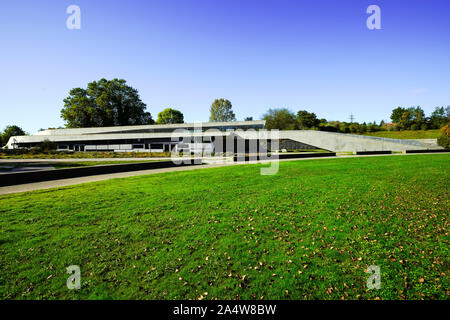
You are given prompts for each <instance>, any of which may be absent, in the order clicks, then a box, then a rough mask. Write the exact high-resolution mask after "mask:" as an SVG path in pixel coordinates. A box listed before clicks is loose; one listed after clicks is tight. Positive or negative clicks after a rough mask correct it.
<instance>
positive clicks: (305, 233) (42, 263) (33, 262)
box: [0, 154, 450, 299]
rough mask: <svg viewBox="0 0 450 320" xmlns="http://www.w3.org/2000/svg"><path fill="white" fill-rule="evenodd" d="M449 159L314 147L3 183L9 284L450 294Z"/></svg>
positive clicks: (30, 290) (100, 293)
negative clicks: (275, 161) (313, 153)
mask: <svg viewBox="0 0 450 320" xmlns="http://www.w3.org/2000/svg"><path fill="white" fill-rule="evenodd" d="M449 165H450V155H438V154H436V155H408V156H386V157H384V156H378V157H366V158H363V157H361V158H345V159H323V160H302V161H292V162H281V163H280V170H279V173H278V174H276V175H273V176H261V175H260V167H261V165H239V166H233V167H223V168H214V169H202V170H193V171H185V172H172V173H164V174H155V175H148V176H137V177H131V178H125V179H115V180H109V181H102V182H95V183H89V184H84V185H77V186H71V187H64V188H60V189H51V190H44V191H36V192H30V193H23V194H15V195H6V196H0V257H1V259H0V270H1V272H0V298H2V299H109V298H111V299H119V298H121V299H180V298H182V299H199V298H203V299H215V298H218V299H261V298H263V299H317V298H320V299H341V298H345V299H369V298H370V299H375V298H380V299H420V298H425V299H448V295H449V290H450V285H449V278H448V271H449V266H450V265H449V257H450V255H449V253H450V252H449V246H448V244H449V243H448V240H449V236H448V217H449V208H450V199H449V198H450V197H449V184H448V182H449V180H450V171H449V170H448V168H449ZM70 265H79V266H80V268H81V277H82V288H81V290H78V291H77V290H68V289H67V287H66V280H67V277H68V276H69V275H68V274H66V268H67V267H68V266H70ZM370 265H378V266H379V267H380V268H381V289H380V290H373V291H370V290H368V289H366V281H367V277H368V275H367V274H366V273H365V270H366V269H367V267H368V266H370Z"/></svg>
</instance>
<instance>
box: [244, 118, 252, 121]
mask: <svg viewBox="0 0 450 320" xmlns="http://www.w3.org/2000/svg"><path fill="white" fill-rule="evenodd" d="M244 121H253V117H245V118H244Z"/></svg>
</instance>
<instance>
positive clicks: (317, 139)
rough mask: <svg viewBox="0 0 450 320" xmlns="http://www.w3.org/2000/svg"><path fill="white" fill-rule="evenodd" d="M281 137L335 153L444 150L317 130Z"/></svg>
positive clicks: (290, 132) (286, 133) (418, 142)
mask: <svg viewBox="0 0 450 320" xmlns="http://www.w3.org/2000/svg"><path fill="white" fill-rule="evenodd" d="M279 135H280V139H292V140H295V141H299V142H302V143H306V144H309V145H313V146H316V147H318V148H321V149H325V150H330V151H335V152H336V151H338V152H343V151H388V150H391V151H403V150H424V149H442V147H440V146H438V145H437V144H436V143H434V144H433V143H430V141H421V140H406V139H405V140H403V139H390V138H379V137H370V136H361V135H353V134H344V133H335V132H326V131H316V130H286V131H280V132H279Z"/></svg>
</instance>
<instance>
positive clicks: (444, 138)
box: [437, 123, 450, 149]
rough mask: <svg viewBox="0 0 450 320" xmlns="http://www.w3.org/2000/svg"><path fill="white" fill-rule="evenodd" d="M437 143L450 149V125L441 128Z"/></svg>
mask: <svg viewBox="0 0 450 320" xmlns="http://www.w3.org/2000/svg"><path fill="white" fill-rule="evenodd" d="M437 141H438V144H439V145H440V146H441V147H443V148H445V149H450V123H448V124H446V125H445V126H443V127H442V128H441V130H440V135H439V138H438V140H437Z"/></svg>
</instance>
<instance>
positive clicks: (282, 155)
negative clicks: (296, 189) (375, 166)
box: [233, 152, 336, 162]
mask: <svg viewBox="0 0 450 320" xmlns="http://www.w3.org/2000/svg"><path fill="white" fill-rule="evenodd" d="M276 156H277V157H278V159H280V160H281V159H302V158H321V157H335V156H336V152H316V153H278V154H277V155H276ZM257 160H262V161H264V160H276V158H274V157H273V156H271V155H267V156H264V157H263V158H261V157H260V156H259V155H258V156H256V155H253V156H250V155H245V156H237V155H235V156H234V157H233V161H234V162H244V161H257Z"/></svg>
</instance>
